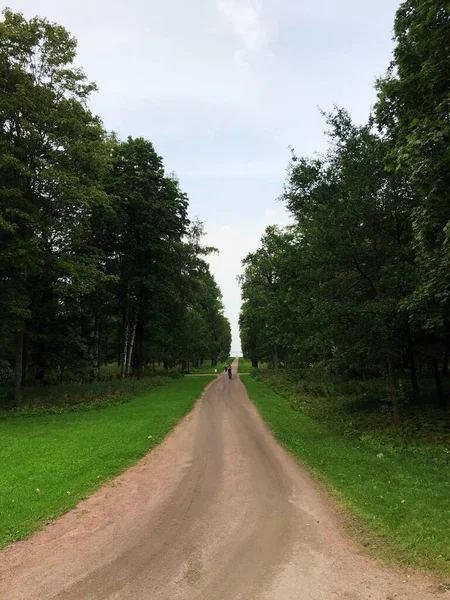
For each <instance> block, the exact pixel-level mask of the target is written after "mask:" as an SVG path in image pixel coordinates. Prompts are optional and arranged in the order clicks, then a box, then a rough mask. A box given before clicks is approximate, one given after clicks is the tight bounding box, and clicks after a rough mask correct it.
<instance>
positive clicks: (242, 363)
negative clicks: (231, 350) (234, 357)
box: [238, 356, 252, 373]
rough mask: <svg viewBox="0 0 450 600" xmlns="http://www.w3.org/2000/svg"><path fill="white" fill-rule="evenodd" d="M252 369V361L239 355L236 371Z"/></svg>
mask: <svg viewBox="0 0 450 600" xmlns="http://www.w3.org/2000/svg"><path fill="white" fill-rule="evenodd" d="M251 370H252V361H251V360H248V359H247V358H243V357H242V356H240V357H239V364H238V373H250V371H251Z"/></svg>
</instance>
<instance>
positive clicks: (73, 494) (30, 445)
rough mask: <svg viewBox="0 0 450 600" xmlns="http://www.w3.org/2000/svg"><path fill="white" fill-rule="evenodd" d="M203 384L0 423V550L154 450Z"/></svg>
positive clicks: (184, 383) (182, 382)
mask: <svg viewBox="0 0 450 600" xmlns="http://www.w3.org/2000/svg"><path fill="white" fill-rule="evenodd" d="M211 380H212V378H211V377H204V378H203V377H202V378H182V379H176V380H174V381H172V382H171V383H169V384H167V385H165V386H163V387H159V388H156V389H153V390H151V391H150V392H147V393H145V394H143V395H140V396H137V397H135V398H133V399H132V400H131V401H130V402H128V403H126V404H119V405H117V406H112V407H109V408H104V409H102V410H95V411H88V412H73V413H66V414H55V415H49V414H48V415H43V416H40V417H28V418H27V417H23V418H13V419H5V420H0V439H1V446H0V464H1V469H0V515H1V519H0V547H2V546H4V545H6V544H8V543H10V542H12V541H14V540H17V539H20V538H23V537H26V536H27V535H29V534H30V533H32V532H33V531H35V530H37V529H38V528H39V527H40V526H41V524H42V523H43V522H45V521H47V520H48V519H52V518H54V517H57V516H58V515H60V514H62V513H63V512H65V511H67V510H69V509H70V508H72V507H74V506H75V505H76V504H77V502H78V501H79V500H80V499H82V498H84V497H86V496H87V495H88V494H89V493H92V492H93V491H94V490H95V489H96V488H98V487H99V486H100V485H101V484H102V483H103V482H104V481H105V480H107V479H109V478H111V477H112V476H114V475H117V474H119V473H120V472H122V471H123V470H124V469H125V468H126V467H128V466H129V465H131V464H133V463H134V462H136V460H137V459H138V458H140V457H141V456H143V455H144V454H145V453H146V452H147V451H148V450H149V449H151V448H153V447H154V446H156V445H157V444H158V443H159V442H161V440H162V439H163V438H164V436H165V435H166V434H167V433H168V432H169V431H170V430H171V429H172V428H173V427H174V425H175V424H176V423H177V422H178V421H179V420H180V419H181V418H182V417H183V416H184V415H185V414H187V413H188V412H189V411H190V410H191V409H192V407H193V404H194V402H195V400H196V398H198V397H199V395H200V393H201V391H202V389H203V388H204V387H205V385H206V384H207V383H209V382H210V381H211Z"/></svg>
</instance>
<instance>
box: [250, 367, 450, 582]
mask: <svg viewBox="0 0 450 600" xmlns="http://www.w3.org/2000/svg"><path fill="white" fill-rule="evenodd" d="M242 382H243V383H244V385H245V387H246V388H247V392H248V394H249V396H250V398H251V400H252V401H253V403H254V404H255V406H256V407H257V409H258V411H259V412H260V414H261V416H262V417H263V419H264V420H265V421H266V422H267V424H268V425H269V427H270V429H271V430H272V432H273V433H274V435H275V437H276V438H277V439H278V440H279V441H280V442H281V443H282V444H283V445H284V447H285V448H286V449H288V450H289V451H291V452H292V453H293V454H294V455H295V456H296V457H298V458H299V459H300V461H301V463H302V464H304V465H305V466H307V467H308V468H309V470H310V471H312V473H313V474H314V475H315V476H316V478H317V479H318V480H319V481H321V482H322V483H323V484H325V487H326V488H327V490H328V492H329V493H330V495H331V496H332V497H334V499H336V500H337V501H338V504H339V505H340V506H341V507H342V508H343V509H344V514H345V515H346V517H347V519H346V521H347V525H348V529H349V531H350V532H351V534H352V535H353V537H354V538H355V539H356V540H357V541H358V542H359V543H360V544H362V545H363V546H364V547H365V548H366V550H367V552H368V553H369V554H371V555H372V556H376V557H380V558H383V559H384V560H385V561H387V562H389V563H392V564H396V565H398V566H403V567H413V568H420V569H423V570H426V571H432V572H435V573H439V574H443V575H450V477H449V461H448V457H447V459H445V458H443V459H441V458H436V456H435V454H434V451H433V449H432V448H431V447H430V448H426V447H424V448H423V449H422V451H421V452H417V451H413V449H411V448H408V447H404V448H386V449H384V450H383V451H382V452H380V450H379V449H378V450H377V449H376V448H374V445H373V444H372V443H371V442H370V441H365V440H364V439H362V440H361V439H359V438H358V437H352V436H345V435H342V434H339V433H334V432H332V431H331V428H329V427H327V426H326V425H324V424H322V423H320V422H318V421H316V420H314V419H312V418H311V417H310V416H308V415H306V414H304V413H302V412H301V411H299V410H294V409H293V408H292V407H291V406H290V404H289V402H288V400H287V399H285V398H283V397H282V396H280V395H278V394H277V393H275V392H274V391H273V390H271V389H270V388H269V387H268V386H267V385H266V384H265V383H263V382H261V381H256V380H255V379H253V378H250V377H246V378H244V379H243V380H242Z"/></svg>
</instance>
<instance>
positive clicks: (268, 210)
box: [264, 208, 277, 217]
mask: <svg viewBox="0 0 450 600" xmlns="http://www.w3.org/2000/svg"><path fill="white" fill-rule="evenodd" d="M276 214H277V211H276V209H275V208H266V209H265V211H264V216H265V217H274V216H275V215H276Z"/></svg>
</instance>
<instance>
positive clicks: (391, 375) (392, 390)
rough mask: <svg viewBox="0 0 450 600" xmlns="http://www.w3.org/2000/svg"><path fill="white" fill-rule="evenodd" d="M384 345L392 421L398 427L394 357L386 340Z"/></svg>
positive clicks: (397, 398)
mask: <svg viewBox="0 0 450 600" xmlns="http://www.w3.org/2000/svg"><path fill="white" fill-rule="evenodd" d="M385 345H386V360H387V367H388V383H389V396H390V398H391V402H392V421H393V423H394V425H395V426H396V427H398V425H400V402H399V397H398V389H397V378H396V376H395V368H394V357H393V356H392V350H391V345H390V342H389V340H388V339H387V338H386V339H385Z"/></svg>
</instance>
